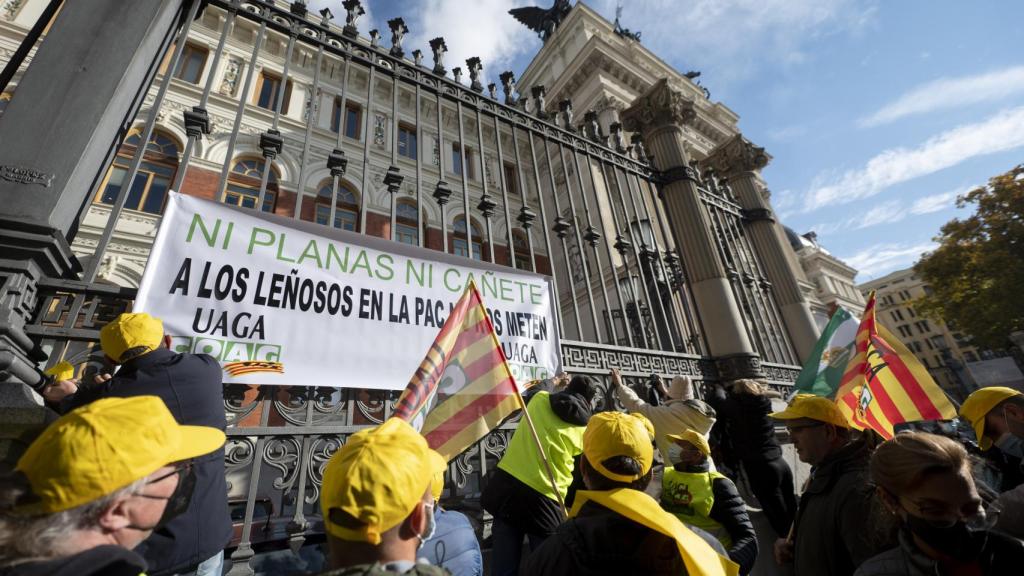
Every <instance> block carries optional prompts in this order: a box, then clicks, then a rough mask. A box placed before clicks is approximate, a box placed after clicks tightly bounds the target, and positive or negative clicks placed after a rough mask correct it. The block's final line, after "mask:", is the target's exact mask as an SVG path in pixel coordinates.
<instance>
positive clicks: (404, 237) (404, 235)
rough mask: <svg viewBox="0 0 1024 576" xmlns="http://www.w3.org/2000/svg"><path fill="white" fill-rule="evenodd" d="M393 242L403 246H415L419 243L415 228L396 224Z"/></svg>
mask: <svg viewBox="0 0 1024 576" xmlns="http://www.w3.org/2000/svg"><path fill="white" fill-rule="evenodd" d="M395 240H398V241H399V242H401V243H403V244H412V245H413V246H416V245H418V244H419V243H420V235H419V232H418V231H417V230H416V227H415V226H409V225H408V224H401V223H396V224H395Z"/></svg>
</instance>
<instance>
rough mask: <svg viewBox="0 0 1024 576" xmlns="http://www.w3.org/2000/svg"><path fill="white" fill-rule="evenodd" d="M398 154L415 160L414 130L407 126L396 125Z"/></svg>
mask: <svg viewBox="0 0 1024 576" xmlns="http://www.w3.org/2000/svg"><path fill="white" fill-rule="evenodd" d="M398 154H399V155H401V156H405V157H406V158H409V159H411V160H415V159H416V158H417V156H416V128H414V127H412V126H409V125H408V124H399V125H398ZM414 243H415V242H414Z"/></svg>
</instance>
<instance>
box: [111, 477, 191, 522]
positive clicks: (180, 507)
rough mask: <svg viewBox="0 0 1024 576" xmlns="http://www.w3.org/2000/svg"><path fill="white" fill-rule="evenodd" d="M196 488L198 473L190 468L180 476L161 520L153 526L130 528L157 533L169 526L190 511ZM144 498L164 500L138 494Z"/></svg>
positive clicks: (168, 498)
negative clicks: (172, 521)
mask: <svg viewBox="0 0 1024 576" xmlns="http://www.w3.org/2000/svg"><path fill="white" fill-rule="evenodd" d="M195 488H196V472H195V470H193V469H192V467H191V466H189V467H188V468H187V469H186V470H185V473H184V474H179V476H178V487H177V488H175V489H174V492H173V493H172V494H171V495H170V496H169V497H167V504H166V505H165V506H164V513H163V514H162V515H161V516H160V519H159V520H157V521H156V524H154V525H152V526H138V525H135V524H129V525H128V527H129V528H134V529H136V530H140V531H143V532H148V531H155V530H159V529H160V528H162V527H164V526H166V525H167V523H168V522H170V521H171V520H173V519H175V518H177V517H178V516H181V515H182V514H184V513H185V511H186V510H188V505H189V504H190V503H191V502H192V492H193V491H194V490H195ZM137 496H142V497H143V498H156V499H159V500H163V498H159V497H157V496H149V495H146V494H138V495H137Z"/></svg>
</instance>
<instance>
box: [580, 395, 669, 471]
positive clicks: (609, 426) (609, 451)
mask: <svg viewBox="0 0 1024 576" xmlns="http://www.w3.org/2000/svg"><path fill="white" fill-rule="evenodd" d="M653 438H654V426H652V425H651V421H650V420H648V419H647V418H645V417H643V416H642V415H640V414H625V413H623V412H598V413H597V414H594V415H593V416H591V417H590V422H589V423H588V424H587V429H586V430H584V431H583V454H584V455H585V456H586V457H587V462H589V463H590V465H591V466H593V467H594V469H595V470H597V471H598V472H600V473H601V474H603V475H604V476H605V477H607V478H609V479H611V480H615V481H616V482H632V481H634V480H636V479H638V478H641V477H642V476H643V475H644V474H647V472H648V471H649V470H650V469H651V464H653V463H654V447H653V446H652V445H651V441H652V440H653ZM615 456H629V457H630V458H633V459H634V460H636V461H637V462H639V463H640V473H639V474H636V475H634V476H626V475H623V474H616V473H614V472H612V471H611V470H608V469H607V468H605V467H604V464H602V462H604V461H605V460H607V459H609V458H614V457H615Z"/></svg>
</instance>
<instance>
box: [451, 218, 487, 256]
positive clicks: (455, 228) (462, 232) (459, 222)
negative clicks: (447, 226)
mask: <svg viewBox="0 0 1024 576" xmlns="http://www.w3.org/2000/svg"><path fill="white" fill-rule="evenodd" d="M470 226H471V228H470V231H471V232H472V235H473V256H472V258H473V259H474V260H483V244H482V243H481V239H482V238H483V236H481V235H480V227H479V226H477V225H476V222H471V223H470ZM452 236H453V237H454V238H452V254H455V255H456V256H467V257H468V256H469V244H468V242H467V241H466V218H465V217H464V216H458V217H457V218H455V222H454V223H452Z"/></svg>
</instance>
